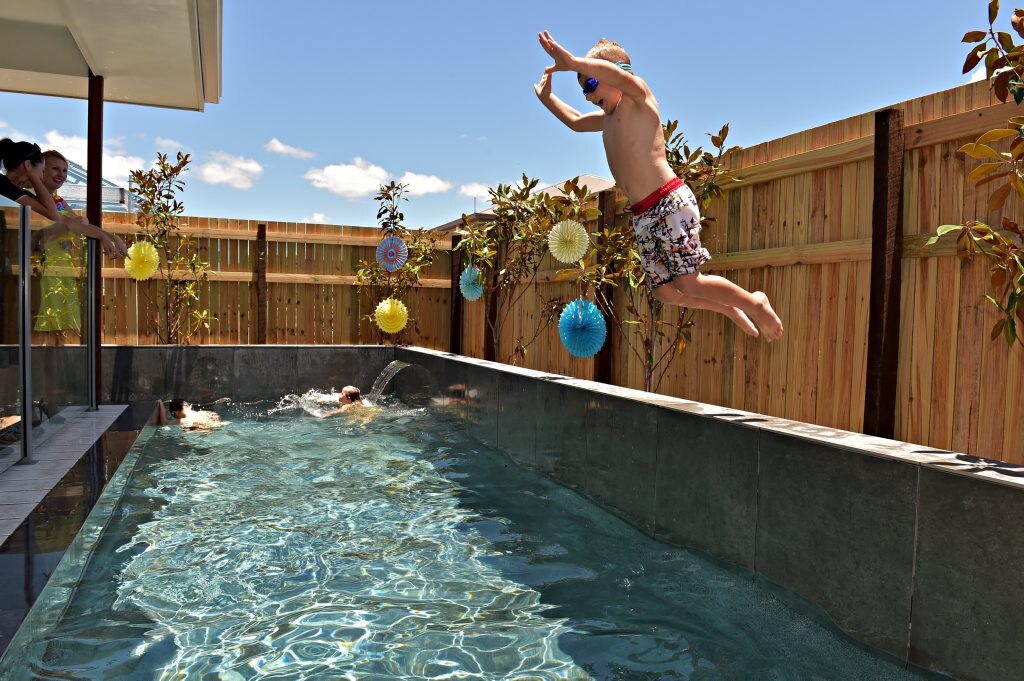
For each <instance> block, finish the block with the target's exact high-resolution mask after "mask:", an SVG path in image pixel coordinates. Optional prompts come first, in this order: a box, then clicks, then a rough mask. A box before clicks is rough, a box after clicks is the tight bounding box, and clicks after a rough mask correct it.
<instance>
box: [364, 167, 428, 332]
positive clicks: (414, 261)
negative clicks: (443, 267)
mask: <svg viewBox="0 0 1024 681" xmlns="http://www.w3.org/2000/svg"><path fill="white" fill-rule="evenodd" d="M407 186H408V185H405V184H400V183H396V182H391V183H390V184H386V185H381V186H380V190H379V191H378V192H377V194H376V196H374V197H373V198H374V200H376V201H377V202H378V203H379V204H380V205H379V208H378V209H377V221H378V222H379V223H380V227H381V231H382V238H384V237H389V236H396V237H398V238H400V239H401V240H402V241H404V242H405V245H406V247H407V248H408V249H409V257H408V259H407V260H406V262H405V264H404V265H403V266H402V267H400V268H399V269H398V270H396V271H394V272H388V271H387V270H385V269H384V268H383V267H381V265H380V263H378V262H377V260H376V257H375V258H374V259H373V260H372V261H366V260H360V261H359V269H358V270H356V284H357V286H358V287H359V291H360V293H362V292H364V291H365V292H367V293H368V294H369V303H370V308H369V310H370V311H369V312H368V313H367V314H365V315H363V319H366V320H367V321H369V323H370V328H371V329H373V333H374V337H375V338H376V340H377V342H378V343H383V342H384V341H385V340H386V339H388V338H391V339H394V341H395V342H397V343H409V342H411V341H412V338H413V337H414V336H415V335H416V334H418V333H419V320H417V319H416V318H415V317H414V316H413V314H412V310H410V313H409V321H408V323H407V324H406V327H405V328H404V329H403V330H402V331H400V332H399V333H397V334H385V333H384V332H383V331H381V330H380V328H379V327H378V326H377V324H376V321H375V319H374V316H373V312H374V310H376V308H377V304H378V303H379V302H380V301H382V300H384V299H385V298H396V299H398V300H404V299H405V298H407V295H408V293H409V291H411V290H412V289H413V287H415V286H416V284H417V283H418V282H419V280H420V273H421V272H422V271H423V269H424V268H426V267H429V266H430V265H432V264H433V262H434V249H435V247H436V244H437V241H438V238H437V236H436V235H434V234H433V233H432V232H427V231H425V230H411V229H408V228H406V227H405V226H403V224H402V222H403V221H404V220H405V214H404V213H402V211H401V202H402V201H408V199H407V198H405V197H404V196H403V194H404V193H405V190H406V188H407Z"/></svg>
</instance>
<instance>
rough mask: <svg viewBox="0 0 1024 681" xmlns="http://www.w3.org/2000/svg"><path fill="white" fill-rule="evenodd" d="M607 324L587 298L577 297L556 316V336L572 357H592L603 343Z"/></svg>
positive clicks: (595, 306)
mask: <svg viewBox="0 0 1024 681" xmlns="http://www.w3.org/2000/svg"><path fill="white" fill-rule="evenodd" d="M607 334H608V325H607V324H606V323H605V321H604V315H602V314H601V311H600V310H598V309H597V305H594V304H593V303H592V302H590V301H589V300H584V299H583V298H577V299H576V300H574V301H572V302H571V303H569V304H568V305H566V306H565V309H563V310H562V315H561V316H560V317H559V318H558V337H559V338H561V339H562V345H564V346H565V349H566V350H568V351H569V354H570V355H573V356H574V357H592V356H594V355H596V354H597V351H598V350H600V349H601V346H602V345H604V339H605V336H606V335H607Z"/></svg>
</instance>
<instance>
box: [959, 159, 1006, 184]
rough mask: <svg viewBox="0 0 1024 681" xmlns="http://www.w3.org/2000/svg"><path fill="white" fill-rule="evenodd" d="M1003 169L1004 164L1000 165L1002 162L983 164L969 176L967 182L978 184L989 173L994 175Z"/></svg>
mask: <svg viewBox="0 0 1024 681" xmlns="http://www.w3.org/2000/svg"><path fill="white" fill-rule="evenodd" d="M1002 167H1003V164H1002V163H1000V162H997V161H992V162H989V163H982V164H981V165H979V166H978V167H977V168H975V169H974V170H972V171H971V173H970V174H969V175H968V176H967V181H968V182H977V181H978V180H980V179H981V178H983V177H985V176H986V175H988V174H989V173H993V172H995V171H997V170H999V169H1000V168H1002Z"/></svg>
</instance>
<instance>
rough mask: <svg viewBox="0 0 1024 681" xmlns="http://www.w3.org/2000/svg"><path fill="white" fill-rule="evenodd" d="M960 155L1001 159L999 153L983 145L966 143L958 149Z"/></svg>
mask: <svg viewBox="0 0 1024 681" xmlns="http://www.w3.org/2000/svg"><path fill="white" fill-rule="evenodd" d="M959 151H960V153H963V154H967V155H968V156H970V157H971V158H977V159H983V158H995V159H1002V156H1000V155H999V152H998V151H996V150H995V149H993V148H992V147H990V146H988V145H985V144H978V143H976V142H975V143H968V144H965V145H963V146H962V147H960V149H959Z"/></svg>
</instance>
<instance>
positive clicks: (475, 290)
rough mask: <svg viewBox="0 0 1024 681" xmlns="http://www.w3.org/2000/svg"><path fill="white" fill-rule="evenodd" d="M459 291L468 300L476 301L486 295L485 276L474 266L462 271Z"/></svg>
mask: <svg viewBox="0 0 1024 681" xmlns="http://www.w3.org/2000/svg"><path fill="white" fill-rule="evenodd" d="M459 290H460V291H462V295H463V296H464V297H465V299H466V300H476V299H477V298H479V297H480V296H482V295H483V294H484V275H483V273H482V272H481V271H480V270H479V269H478V268H477V267H476V266H474V265H470V266H469V267H467V268H466V269H464V270H462V274H461V275H460V276H459Z"/></svg>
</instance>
